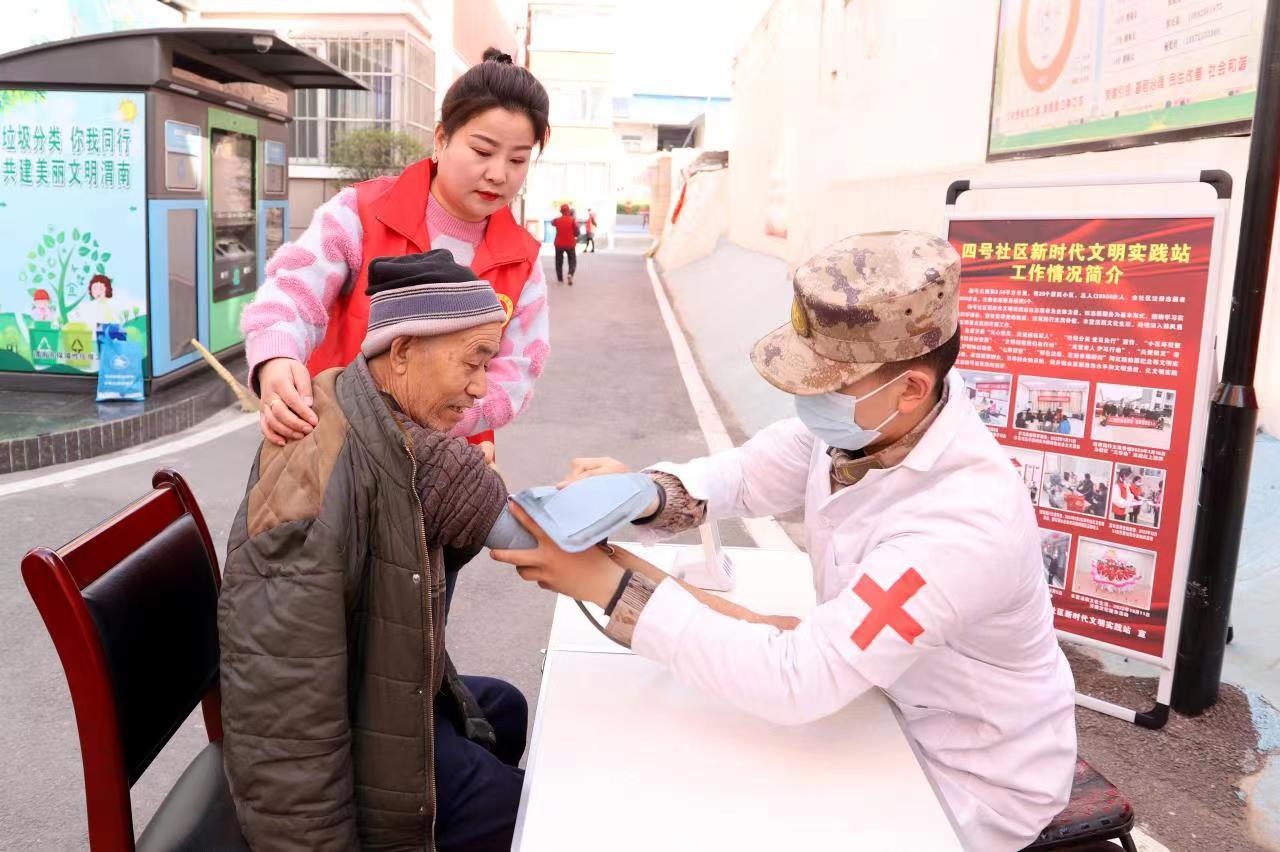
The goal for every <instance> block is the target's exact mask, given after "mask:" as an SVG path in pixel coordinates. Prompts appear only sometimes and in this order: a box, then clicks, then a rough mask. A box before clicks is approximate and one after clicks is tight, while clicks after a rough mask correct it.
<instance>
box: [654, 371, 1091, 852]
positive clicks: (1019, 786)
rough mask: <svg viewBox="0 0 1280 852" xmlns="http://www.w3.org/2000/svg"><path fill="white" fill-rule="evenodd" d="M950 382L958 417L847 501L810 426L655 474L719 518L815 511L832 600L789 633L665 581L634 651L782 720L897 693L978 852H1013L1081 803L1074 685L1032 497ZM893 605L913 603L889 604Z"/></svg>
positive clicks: (793, 423)
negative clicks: (1074, 798)
mask: <svg viewBox="0 0 1280 852" xmlns="http://www.w3.org/2000/svg"><path fill="white" fill-rule="evenodd" d="M948 380H949V382H950V400H949V401H948V404H947V405H946V406H945V407H944V408H943V410H942V411H941V412H940V413H939V415H938V418H937V419H936V420H935V421H934V423H933V425H932V426H931V427H930V428H929V430H928V431H927V432H926V433H925V435H924V436H923V438H922V439H921V441H920V443H919V444H918V445H917V446H916V447H915V448H914V449H913V450H912V451H911V452H910V454H909V455H908V456H907V458H906V459H905V460H904V461H903V463H902V464H900V465H898V466H897V467H894V468H891V469H888V470H872V471H870V472H869V473H868V474H867V475H866V476H865V477H864V478H863V479H862V481H860V482H859V483H858V484H856V485H853V486H850V487H847V488H843V489H841V490H840V491H838V492H836V493H835V494H832V493H831V487H830V482H829V472H830V467H831V462H830V457H829V456H828V455H827V449H828V447H827V445H826V444H824V443H823V442H822V441H821V440H819V439H817V438H816V437H815V436H814V435H813V434H812V433H810V432H809V431H808V430H807V429H806V428H805V427H804V425H803V424H801V423H800V421H799V420H795V419H791V420H784V421H781V422H779V423H775V424H774V425H772V426H770V427H768V428H766V429H764V430H763V431H761V432H760V433H759V434H757V435H756V436H755V437H754V438H752V439H751V440H750V441H748V442H747V443H746V444H744V445H743V446H742V447H739V448H737V449H734V450H731V451H728V452H724V453H720V454H718V455H715V456H711V457H708V458H702V459H697V460H694V461H692V462H689V463H687V464H671V463H662V464H659V465H655V466H654V468H655V469H658V470H664V471H667V472H669V473H672V474H674V475H676V476H677V477H679V478H680V480H681V482H682V483H683V484H684V486H685V488H686V489H687V490H688V491H689V493H690V494H691V495H693V496H694V497H696V498H699V499H705V500H707V501H708V512H709V514H710V516H711V517H713V518H726V517H743V516H745V517H758V516H762V515H771V514H776V513H779V512H785V511H787V510H790V509H793V508H795V507H797V506H800V505H803V506H804V507H805V543H806V545H807V549H808V552H809V558H810V561H811V562H812V564H813V581H814V588H815V590H816V592H817V600H818V607H817V609H816V610H815V611H814V612H813V613H812V614H811V615H810V616H809V617H808V618H806V619H805V620H804V621H803V622H802V623H801V624H800V626H799V627H797V628H796V629H795V630H792V631H781V630H778V629H776V628H772V627H769V626H766V625H759V624H749V623H747V622H743V621H739V620H736V619H732V618H729V617H727V616H723V615H720V614H718V613H716V612H714V611H713V610H711V609H710V608H708V607H706V606H704V605H702V604H700V603H698V601H697V600H696V599H695V598H694V597H693V596H692V595H690V594H689V593H688V592H687V591H685V590H684V589H683V588H681V587H680V586H679V585H677V584H676V583H662V584H660V585H659V587H658V589H657V590H656V591H655V592H654V594H653V597H652V598H651V599H650V600H649V603H648V604H647V606H646V607H645V608H644V610H643V612H642V613H641V616H640V618H639V621H638V623H637V625H636V629H635V633H634V636H633V640H632V649H633V650H634V651H635V652H636V653H638V654H641V655H643V656H646V657H648V658H650V659H653V660H656V661H658V662H661V663H663V664H665V665H667V666H668V667H670V668H671V669H672V670H673V671H674V672H675V674H676V675H677V676H678V677H680V678H681V679H683V680H685V681H686V682H689V683H692V684H695V685H697V686H699V687H702V688H705V689H707V690H710V691H712V692H714V693H717V694H719V695H720V696H722V697H723V698H725V699H726V700H727V701H729V702H730V703H732V704H734V705H736V706H737V707H740V708H741V709H743V710H745V711H747V712H749V713H752V714H755V715H759V716H762V717H765V718H767V719H771V720H774V721H776V722H779V723H781V724H802V723H805V722H808V721H811V720H814V719H818V718H821V717H823V716H827V715H829V714H831V713H833V712H835V711H837V710H839V709H840V708H842V707H844V706H845V705H847V704H848V703H849V702H851V701H853V700H854V699H855V698H857V697H858V696H859V695H860V694H862V693H863V692H864V691H865V690H867V689H869V688H872V687H878V688H880V689H882V690H883V691H884V692H885V694H886V695H887V696H888V697H889V698H890V699H892V700H893V702H894V703H895V704H896V705H897V707H898V709H899V710H900V711H901V713H902V715H903V717H904V719H905V722H906V729H907V732H908V733H909V734H910V735H911V736H912V737H913V738H914V739H915V740H916V742H917V743H918V745H919V747H920V750H921V752H922V754H923V756H924V758H925V762H926V765H927V767H928V769H929V770H930V772H931V774H932V776H933V778H934V780H935V782H936V783H937V785H938V788H939V790H940V791H941V793H942V795H943V798H944V799H945V801H946V804H947V806H948V807H949V809H950V811H951V813H952V815H953V816H954V818H955V820H956V824H957V826H958V827H959V829H960V833H961V836H962V838H963V840H964V841H965V844H966V846H967V847H969V848H971V849H974V850H982V852H998V850H1017V849H1021V848H1022V847H1023V846H1025V845H1027V844H1028V843H1030V842H1031V841H1032V840H1033V839H1035V837H1036V836H1037V834H1038V833H1039V831H1040V830H1041V829H1042V828H1043V827H1044V826H1045V825H1047V824H1048V823H1049V821H1050V820H1051V819H1053V817H1055V816H1056V815H1057V814H1058V813H1059V812H1060V811H1061V810H1062V808H1063V807H1064V806H1065V805H1066V803H1067V798H1068V795H1069V793H1070V789H1071V782H1072V778H1073V774H1074V767H1075V758H1076V730H1075V707H1074V691H1075V686H1074V682H1073V679H1072V675H1071V670H1070V668H1069V667H1068V665H1067V661H1066V658H1065V657H1063V655H1062V651H1061V650H1060V649H1059V647H1058V642H1057V638H1056V636H1055V634H1054V631H1053V622H1052V606H1051V603H1050V597H1049V591H1048V587H1047V585H1046V583H1045V573H1044V565H1043V561H1042V558H1041V547H1040V533H1039V530H1038V528H1037V525H1036V518H1035V514H1034V510H1033V509H1032V507H1031V504H1030V501H1028V499H1027V491H1026V487H1025V486H1024V485H1023V483H1022V481H1021V479H1020V478H1019V477H1018V475H1017V474H1016V473H1015V471H1014V469H1013V466H1012V465H1011V464H1010V463H1009V459H1008V457H1007V456H1006V455H1005V453H1004V451H1003V450H1002V449H1001V448H1000V447H999V445H997V444H996V442H995V440H994V439H993V438H992V437H991V434H990V433H989V432H988V431H987V428H986V427H985V426H983V425H982V423H981V421H980V420H979V419H978V416H977V414H975V412H974V410H973V407H972V406H971V405H970V404H969V402H968V399H967V396H966V393H965V389H964V386H963V382H962V381H961V379H960V378H959V375H958V374H956V373H954V372H953V373H952V375H951V376H950V377H949V379H948ZM896 584H901V585H896ZM886 592H887V595H888V596H889V597H891V598H895V599H896V600H897V601H898V603H892V602H890V603H889V604H887V605H885V604H884V600H883V598H884V596H885V594H886ZM871 604H877V608H876V610H875V611H874V612H873V610H872V606H871ZM881 616H884V618H883V619H882V618H881ZM886 620H887V622H888V623H882V622H883V621H886ZM908 639H909V640H910V641H908Z"/></svg>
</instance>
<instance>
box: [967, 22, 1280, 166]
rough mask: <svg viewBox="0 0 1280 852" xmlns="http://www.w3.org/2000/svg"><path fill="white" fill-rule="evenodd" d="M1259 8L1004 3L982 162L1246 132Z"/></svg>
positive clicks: (1255, 65)
mask: <svg viewBox="0 0 1280 852" xmlns="http://www.w3.org/2000/svg"><path fill="white" fill-rule="evenodd" d="M1264 5H1265V4H1263V3H1259V2H1257V0H1213V2H1205V0H1002V2H1001V4H1000V30H999V36H998V41H997V46H996V69H995V86H994V96H993V99H992V104H991V135H990V144H989V147H988V152H989V154H990V155H991V156H992V157H995V158H999V157H1001V156H1012V155H1015V154H1019V153H1027V152H1037V151H1039V152H1046V153H1047V152H1060V151H1063V150H1087V149H1089V148H1101V147H1114V146H1115V145H1116V144H1120V145H1124V144H1140V143H1142V142H1149V141H1153V140H1154V139H1155V138H1156V137H1164V138H1169V137H1170V136H1171V135H1182V136H1188V135H1192V134H1195V135H1207V134H1208V133H1211V132H1213V131H1212V128H1215V127H1223V126H1226V127H1227V130H1228V132H1244V131H1246V130H1247V129H1248V124H1249V121H1250V120H1251V119H1252V118H1253V105H1254V94H1255V91H1256V89H1257V79H1258V49H1259V44H1260V42H1261V34H1262V20H1263V6H1264ZM1197 131H1199V132H1198V133H1197ZM1112 140H1120V141H1118V142H1113V141H1112Z"/></svg>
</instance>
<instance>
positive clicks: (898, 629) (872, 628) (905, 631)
mask: <svg viewBox="0 0 1280 852" xmlns="http://www.w3.org/2000/svg"><path fill="white" fill-rule="evenodd" d="M924 584H925V581H924V577H921V576H920V573H919V572H918V571H916V569H914V568H908V569H907V570H906V572H905V573H903V575H902V576H901V577H899V578H898V579H897V580H896V581H894V583H893V585H892V586H890V587H889V589H888V590H887V591H886V590H885V589H882V588H881V587H880V584H879V583H877V582H876V581H875V580H873V579H871V578H870V577H868V576H867V575H865V574H863V575H862V576H861V577H859V578H858V582H857V583H856V584H855V585H854V587H853V593H854V594H855V595H857V596H858V597H860V598H862V600H863V601H865V602H866V604H867V606H869V607H871V611H870V612H868V613H867V614H866V616H865V617H864V618H863V619H862V623H861V624H859V625H858V628H857V629H856V630H854V631H853V634H852V635H851V636H850V637H849V638H850V639H852V640H853V644H855V645H857V646H858V648H859V649H861V650H863V651H865V650H867V646H868V645H870V644H871V643H872V641H874V640H875V638H876V637H877V636H879V635H880V631H881V630H884V629H885V628H886V627H890V628H893V631H894V632H895V633H897V634H898V635H899V636H901V637H902V638H903V639H904V640H905V641H906V643H907V644H908V645H912V644H914V643H915V641H916V637H917V636H919V635H920V634H921V633H924V628H923V627H921V626H920V622H918V621H916V620H915V619H914V618H912V617H911V616H910V615H909V614H908V613H907V611H906V610H905V609H903V605H904V604H906V602H907V601H908V600H910V599H911V597H912V596H913V595H915V593H916V592H918V591H920V589H921V588H923V587H924Z"/></svg>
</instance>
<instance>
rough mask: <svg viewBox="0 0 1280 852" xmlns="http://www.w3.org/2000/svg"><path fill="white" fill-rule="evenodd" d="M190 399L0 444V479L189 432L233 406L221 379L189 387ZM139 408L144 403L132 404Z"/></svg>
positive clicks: (144, 403)
mask: <svg viewBox="0 0 1280 852" xmlns="http://www.w3.org/2000/svg"><path fill="white" fill-rule="evenodd" d="M191 390H192V394H191V396H188V397H187V398H185V399H180V400H178V401H176V402H173V403H169V404H167V405H162V406H159V407H156V408H152V409H151V410H149V411H147V410H143V411H138V412H137V413H134V414H127V415H125V416H123V417H119V418H116V419H114V420H108V421H105V422H100V423H98V424H97V425H95V426H85V427H81V428H78V429H68V430H66V431H62V432H49V433H46V434H43V435H37V436H35V437H32V438H13V439H10V440H4V441H0V475H3V474H6V473H19V472H21V471H26V470H34V469H36V468H41V467H49V466H51V465H56V464H67V463H69V462H77V461H83V460H85V459H91V458H94V457H96V456H103V455H107V454H108V453H114V452H117V451H119V450H125V449H129V448H130V447H136V446H138V445H139V444H145V443H147V442H148V441H154V440H155V439H157V438H163V437H165V436H166V435H172V434H174V433H176V432H181V431H183V430H184V429H190V428H191V427H192V426H194V425H196V424H197V423H199V422H200V421H202V420H205V419H207V418H209V417H212V416H213V415H214V414H217V413H218V412H219V411H222V410H223V409H225V408H226V407H227V406H229V405H231V404H232V403H234V402H235V401H236V397H235V394H234V393H232V391H231V388H229V387H228V386H227V385H226V384H224V383H223V382H222V381H221V380H217V382H216V384H215V383H206V384H205V385H204V386H203V387H199V388H192V389H191ZM132 405H134V406H137V407H139V408H142V407H144V406H146V405H147V403H146V402H142V403H133V404H132Z"/></svg>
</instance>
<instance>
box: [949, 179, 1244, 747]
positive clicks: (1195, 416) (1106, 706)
mask: <svg viewBox="0 0 1280 852" xmlns="http://www.w3.org/2000/svg"><path fill="white" fill-rule="evenodd" d="M1204 182H1205V180H1204V177H1203V175H1202V174H1201V173H1198V172H1192V173H1181V172H1179V173H1172V174H1159V175H1089V176H1079V177H1077V178H1074V179H1072V178H1065V179H1064V178H1061V177H1059V178H1028V179H1025V180H981V179H974V180H971V181H967V182H965V184H966V185H965V186H964V188H963V189H962V190H961V192H967V191H972V190H988V189H1036V188H1044V189H1057V188H1068V187H1077V186H1143V185H1150V184H1159V183H1187V184H1192V183H1204ZM958 195H959V193H956V196H958ZM1230 205H1231V198H1230V194H1229V192H1228V193H1227V195H1226V197H1219V198H1218V200H1217V202H1216V203H1215V204H1213V205H1210V206H1204V207H1190V206H1188V207H1178V208H1175V209H1172V210H1170V209H1165V210H1150V209H1143V208H1135V209H1127V210H1106V211H1099V210H1053V211H1051V212H1046V211H1026V210H1020V211H987V210H982V211H972V212H964V211H960V210H958V209H957V206H956V204H955V203H954V201H952V203H948V204H947V205H946V207H945V208H944V217H945V220H946V225H947V234H948V238H949V234H950V231H951V223H952V222H953V221H963V222H974V221H991V220H998V219H1014V220H1023V221H1027V220H1047V219H1188V218H1211V219H1213V235H1212V238H1211V241H1210V254H1209V271H1208V277H1207V280H1206V292H1205V305H1204V321H1203V326H1202V328H1201V331H1200V363H1199V367H1198V370H1197V373H1196V383H1195V395H1194V396H1195V400H1196V403H1195V404H1194V405H1193V406H1192V408H1191V412H1192V418H1191V433H1190V438H1189V440H1188V446H1187V464H1186V473H1185V476H1184V480H1183V500H1182V512H1181V514H1180V515H1179V517H1178V537H1177V543H1176V545H1175V547H1174V566H1173V580H1172V585H1171V586H1170V588H1169V617H1168V622H1167V625H1166V628H1165V636H1164V648H1163V652H1162V654H1161V655H1160V656H1159V657H1155V656H1152V655H1150V654H1142V653H1137V652H1134V651H1131V650H1129V649H1127V648H1124V647H1121V646H1118V645H1112V644H1111V643H1108V642H1103V641H1101V640H1099V639H1093V638H1091V637H1086V636H1077V635H1076V634H1074V633H1068V632H1066V631H1064V630H1058V631H1057V634H1058V638H1059V639H1060V640H1063V641H1068V642H1074V643H1076V644H1078V645H1084V646H1086V647H1091V648H1095V649H1098V650H1102V651H1106V652H1108V653H1112V654H1119V655H1121V656H1123V657H1125V658H1127V659H1133V660H1140V661H1142V662H1144V663H1149V664H1151V665H1153V666H1156V667H1157V668H1158V669H1159V671H1160V674H1159V680H1158V683H1157V686H1156V704H1155V706H1154V707H1152V708H1151V709H1150V710H1146V711H1138V710H1135V709H1133V708H1130V707H1123V706H1121V705H1119V704H1114V703H1112V702H1109V701H1103V700H1102V699H1099V698H1094V697H1093V696H1090V695H1085V694H1083V693H1080V692H1077V693H1076V703H1077V704H1079V705H1080V706H1081V707H1088V708H1089V709H1091V710H1096V711H1098V712H1101V713H1106V714H1108V715H1110V716H1115V717H1117V718H1119V719H1124V720H1125V721H1128V722H1134V723H1136V724H1139V725H1142V726H1143V727H1148V728H1160V727H1163V725H1164V723H1165V721H1166V720H1167V719H1168V716H1169V702H1170V699H1171V697H1172V693H1173V674H1174V667H1175V665H1176V663H1177V657H1178V637H1179V634H1180V633H1181V630H1182V609H1183V604H1184V603H1185V601H1186V588H1187V573H1188V571H1189V569H1190V563H1191V543H1192V540H1193V538H1194V535H1195V524H1196V510H1197V507H1198V504H1199V498H1200V479H1201V473H1202V471H1203V458H1204V447H1205V440H1206V437H1207V435H1208V429H1209V405H1210V401H1211V399H1212V396H1213V391H1214V388H1215V386H1216V384H1217V381H1216V378H1215V377H1216V376H1217V373H1218V365H1217V346H1216V337H1217V317H1218V305H1219V303H1220V301H1221V300H1220V295H1221V287H1222V281H1221V279H1222V265H1223V246H1224V241H1225V239H1226V229H1227V217H1228V214H1229V212H1230ZM1193 448H1194V449H1196V450H1197V451H1196V452H1193Z"/></svg>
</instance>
